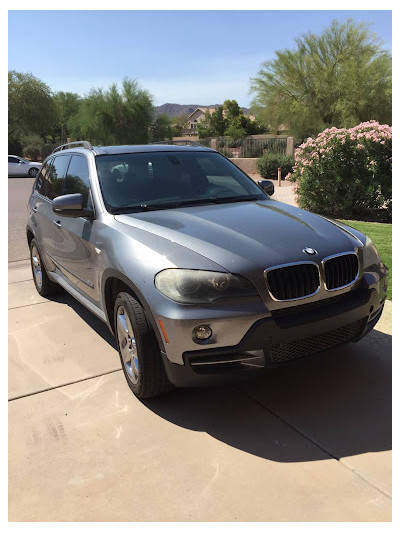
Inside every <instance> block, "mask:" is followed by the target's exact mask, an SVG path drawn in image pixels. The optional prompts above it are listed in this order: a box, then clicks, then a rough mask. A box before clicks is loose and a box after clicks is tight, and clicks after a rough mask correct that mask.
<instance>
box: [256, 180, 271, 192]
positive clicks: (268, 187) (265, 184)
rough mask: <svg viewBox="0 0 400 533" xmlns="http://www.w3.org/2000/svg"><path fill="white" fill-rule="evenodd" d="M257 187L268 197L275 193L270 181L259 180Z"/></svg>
mask: <svg viewBox="0 0 400 533" xmlns="http://www.w3.org/2000/svg"><path fill="white" fill-rule="evenodd" d="M258 186H259V187H261V189H262V190H263V191H264V192H266V193H267V194H268V196H272V195H273V194H274V192H275V186H274V184H273V182H272V181H270V180H259V181H258Z"/></svg>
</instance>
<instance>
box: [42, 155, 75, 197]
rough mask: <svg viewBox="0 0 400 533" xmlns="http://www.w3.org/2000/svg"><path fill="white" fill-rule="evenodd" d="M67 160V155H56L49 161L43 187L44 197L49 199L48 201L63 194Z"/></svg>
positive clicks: (68, 157)
mask: <svg viewBox="0 0 400 533" xmlns="http://www.w3.org/2000/svg"><path fill="white" fill-rule="evenodd" d="M69 160H70V156H69V155H58V156H56V157H54V159H52V160H51V161H50V164H49V168H48V171H47V173H46V175H45V180H46V185H45V187H46V189H47V190H46V193H47V194H45V196H47V198H50V200H53V199H54V198H56V197H57V196H61V195H62V194H63V188H64V178H65V173H66V171H67V167H68V163H69ZM42 194H43V193H42Z"/></svg>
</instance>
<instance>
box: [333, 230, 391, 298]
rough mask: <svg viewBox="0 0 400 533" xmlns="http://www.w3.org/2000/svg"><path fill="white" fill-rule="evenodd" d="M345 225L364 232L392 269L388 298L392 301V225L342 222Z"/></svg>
mask: <svg viewBox="0 0 400 533" xmlns="http://www.w3.org/2000/svg"><path fill="white" fill-rule="evenodd" d="M342 222H343V223H344V224H347V225H348V226H353V227H354V228H355V229H358V230H359V231H362V232H363V233H365V235H368V237H369V238H370V239H371V240H372V241H373V243H374V244H375V246H376V247H377V249H378V252H379V255H380V256H381V259H382V261H383V262H384V263H385V265H386V266H387V267H388V268H389V269H390V272H389V286H388V291H387V297H388V299H389V300H391V299H392V224H379V223H378V222H359V221H358V220H342Z"/></svg>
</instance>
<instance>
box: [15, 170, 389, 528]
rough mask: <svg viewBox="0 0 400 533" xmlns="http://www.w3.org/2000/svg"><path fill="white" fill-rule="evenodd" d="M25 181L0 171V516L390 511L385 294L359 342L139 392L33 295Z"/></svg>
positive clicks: (93, 322)
mask: <svg viewBox="0 0 400 533" xmlns="http://www.w3.org/2000/svg"><path fill="white" fill-rule="evenodd" d="M32 181H33V180H31V179H9V180H8V183H9V261H11V262H10V263H9V286H8V287H9V300H8V306H9V316H8V326H9V400H10V401H9V520H10V521H44V522H46V521H390V520H391V302H387V304H386V307H385V311H384V315H383V318H382V319H381V320H380V322H379V324H378V326H377V328H376V330H375V331H374V332H372V333H371V335H369V336H368V337H367V338H366V339H364V340H362V341H360V342H359V343H357V344H351V345H348V346H345V347H341V348H339V349H336V350H330V351H329V352H327V353H325V354H320V355H317V356H315V357H313V358H310V359H307V360H305V361H303V362H299V363H295V364H293V365H292V366H290V367H286V368H281V369H279V370H275V371H274V372H270V373H269V374H267V375H266V376H265V377H263V378H262V379H259V380H257V381H254V382H249V383H243V384H240V385H237V386H229V387H221V388H212V389H191V390H190V389H185V390H184V389H181V390H175V391H173V392H172V393H170V394H169V395H167V396H164V397H162V398H159V399H156V400H152V401H146V402H140V401H138V400H137V399H136V398H135V397H134V396H133V395H132V394H131V392H130V390H129V389H128V386H127V385H126V383H125V379H124V377H123V375H122V371H121V370H120V363H119V358H118V354H117V352H116V350H115V348H114V340H113V337H112V336H111V335H110V333H109V331H108V329H107V327H106V326H105V325H104V324H103V323H102V322H100V321H99V320H98V319H97V318H95V317H94V316H93V315H91V314H90V313H89V312H88V311H87V310H86V309H85V308H84V307H83V306H81V305H80V304H79V303H77V302H76V301H75V300H73V299H72V298H71V297H70V296H69V295H67V294H65V293H64V294H60V295H59V296H57V297H53V299H52V300H45V299H43V298H41V297H40V296H39V295H38V294H37V293H36V291H35V288H34V285H33V282H32V279H31V272H30V267H29V262H28V261H26V258H27V257H28V255H29V254H28V248H27V245H26V240H25V217H26V211H25V206H26V202H27V199H28V196H29V193H30V190H31V187H32ZM287 185H289V184H287ZM277 193H279V194H277V195H276V196H275V197H278V196H279V198H277V199H280V200H282V201H287V202H288V203H292V201H293V200H292V197H291V196H290V194H291V189H290V188H289V187H285V188H282V189H277Z"/></svg>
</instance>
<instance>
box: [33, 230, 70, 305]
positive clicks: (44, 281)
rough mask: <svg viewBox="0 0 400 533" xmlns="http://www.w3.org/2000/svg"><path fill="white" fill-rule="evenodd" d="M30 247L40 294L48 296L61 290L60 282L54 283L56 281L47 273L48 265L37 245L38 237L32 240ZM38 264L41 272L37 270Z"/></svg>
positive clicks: (36, 283) (34, 276) (37, 288)
mask: <svg viewBox="0 0 400 533" xmlns="http://www.w3.org/2000/svg"><path fill="white" fill-rule="evenodd" d="M29 249H30V257H31V268H32V276H33V282H34V284H35V287H36V290H37V291H38V293H39V294H40V296H43V297H44V298H46V296H50V295H51V294H56V293H57V292H61V290H62V288H61V287H60V285H58V283H54V281H51V280H50V279H49V277H48V275H47V272H46V267H45V266H44V264H43V261H42V258H41V256H40V252H39V247H38V245H37V242H36V239H32V240H31V243H30V246H29ZM38 266H39V270H40V273H39V272H38V270H37V268H38ZM40 280H41V281H40Z"/></svg>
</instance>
